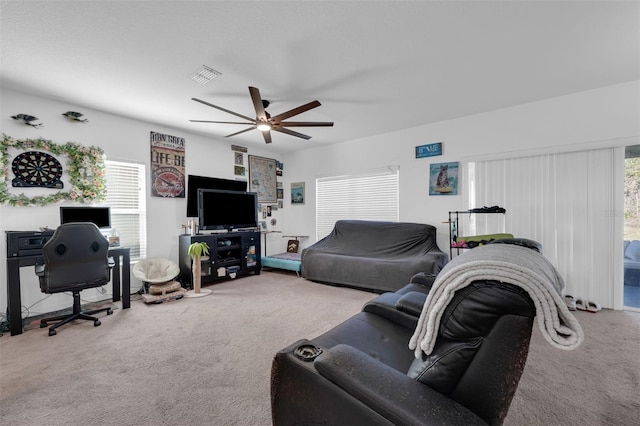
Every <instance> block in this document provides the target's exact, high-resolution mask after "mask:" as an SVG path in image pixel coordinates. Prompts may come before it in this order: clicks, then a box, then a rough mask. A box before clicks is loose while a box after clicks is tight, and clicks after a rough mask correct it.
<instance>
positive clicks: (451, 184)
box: [429, 162, 458, 195]
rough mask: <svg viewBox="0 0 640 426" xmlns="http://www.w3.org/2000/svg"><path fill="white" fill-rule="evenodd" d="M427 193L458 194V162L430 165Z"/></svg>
mask: <svg viewBox="0 0 640 426" xmlns="http://www.w3.org/2000/svg"><path fill="white" fill-rule="evenodd" d="M429 195H458V162H454V163H433V164H431V165H430V168H429Z"/></svg>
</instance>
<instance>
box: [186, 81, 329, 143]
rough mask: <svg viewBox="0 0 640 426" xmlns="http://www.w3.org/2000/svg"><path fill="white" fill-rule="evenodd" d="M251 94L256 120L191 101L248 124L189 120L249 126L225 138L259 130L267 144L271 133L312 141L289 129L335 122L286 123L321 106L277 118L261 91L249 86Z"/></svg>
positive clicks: (303, 107)
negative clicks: (231, 115) (270, 112)
mask: <svg viewBox="0 0 640 426" xmlns="http://www.w3.org/2000/svg"><path fill="white" fill-rule="evenodd" d="M249 94H250V95H251V100H252V101H253V107H254V108H255V110H256V118H251V117H247V116H246V115H242V114H238V113H237V112H233V111H230V110H228V109H225V108H222V107H219V106H217V105H213V104H210V103H209V102H205V101H203V100H200V99H196V98H191V100H193V101H196V102H200V103H201V104H204V105H208V106H210V107H212V108H216V109H219V110H221V111H224V112H227V113H229V114H233V115H235V116H237V117H240V118H244V119H245V120H247V121H246V122H240V121H209V120H189V121H191V122H194V123H218V124H247V125H249V126H251V127H248V128H246V129H244V130H240V131H239V132H235V133H231V134H230V135H227V136H225V137H227V138H228V137H230V136H235V135H239V134H240V133H244V132H248V131H250V130H253V129H258V130H260V131H261V133H262V137H264V141H265V142H266V143H271V131H272V130H273V131H276V132H281V133H286V134H287V135H291V136H296V137H298V138H302V139H311V136H307V135H304V134H302V133H299V132H295V131H293V130H290V129H288V128H287V127H331V126H333V122H331V121H284V120H286V119H287V118H289V117H293V116H294V115H298V114H301V113H303V112H305V111H309V110H310V109H313V108H316V107H319V106H320V105H321V104H320V102H318V101H312V102H309V103H308V104H304V105H301V106H299V107H297V108H294V109H292V110H289V111H287V112H283V113H282V114H278V115H276V116H273V117H272V116H271V115H270V114H269V113H268V112H267V111H265V108H267V107H268V106H269V101H267V100H265V99H262V97H261V96H260V91H259V90H258V89H257V88H255V87H251V86H249Z"/></svg>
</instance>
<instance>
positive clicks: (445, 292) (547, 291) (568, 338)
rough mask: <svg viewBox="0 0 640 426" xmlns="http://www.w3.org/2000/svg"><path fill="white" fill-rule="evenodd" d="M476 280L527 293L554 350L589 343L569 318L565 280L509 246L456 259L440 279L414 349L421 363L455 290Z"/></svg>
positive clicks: (538, 258)
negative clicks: (510, 286) (516, 288)
mask: <svg viewBox="0 0 640 426" xmlns="http://www.w3.org/2000/svg"><path fill="white" fill-rule="evenodd" d="M477 280H495V281H501V282H504V283H509V284H512V285H515V286H518V287H520V288H522V289H524V290H525V291H526V292H527V293H528V294H529V296H530V297H531V299H532V300H533V303H534V304H535V308H536V317H537V320H538V325H539V327H540V331H541V332H542V335H543V336H544V338H545V339H546V340H547V342H549V343H550V344H551V345H552V346H554V347H556V348H559V349H564V350H572V349H575V348H577V347H578V346H580V344H581V343H582V341H583V340H584V332H583V331H582V328H581V327H580V324H579V323H578V321H577V320H576V319H575V317H574V316H573V315H572V314H571V312H569V309H568V308H567V306H566V304H565V303H564V298H563V296H562V291H563V289H564V280H563V279H562V277H560V275H559V274H558V272H557V271H556V269H555V268H554V267H553V265H552V264H551V263H550V262H549V261H548V260H547V259H546V258H545V257H544V256H543V255H541V254H540V253H538V252H536V251H534V250H531V249H529V248H525V247H520V246H516V245H510V244H488V245H485V246H481V247H478V248H475V249H473V250H469V251H467V252H465V253H463V254H461V255H460V256H457V257H455V258H454V259H453V260H452V261H451V262H449V263H448V264H447V265H446V266H445V267H444V268H443V269H442V271H441V272H440V273H439V274H438V277H437V278H436V280H435V282H434V283H433V287H432V288H431V291H430V292H429V297H427V301H426V302H425V304H424V306H423V308H422V313H421V314H420V319H419V320H418V325H417V326H416V330H415V332H414V334H413V336H412V337H411V340H410V341H409V349H411V350H414V351H415V356H416V358H420V357H421V352H424V353H425V354H427V355H429V354H431V352H432V351H433V346H434V344H435V340H436V337H437V334H438V328H439V326H440V318H441V316H442V314H443V312H444V310H445V309H446V307H447V305H448V304H449V302H450V301H451V300H452V299H453V295H454V293H455V292H456V290H459V289H461V288H464V287H466V286H467V285H469V284H471V283H472V282H474V281H477Z"/></svg>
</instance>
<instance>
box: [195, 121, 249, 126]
mask: <svg viewBox="0 0 640 426" xmlns="http://www.w3.org/2000/svg"><path fill="white" fill-rule="evenodd" d="M189 121H191V122H192V123H216V124H248V125H250V126H251V125H253V124H254V123H253V122H251V123H245V122H244V121H210V120H189Z"/></svg>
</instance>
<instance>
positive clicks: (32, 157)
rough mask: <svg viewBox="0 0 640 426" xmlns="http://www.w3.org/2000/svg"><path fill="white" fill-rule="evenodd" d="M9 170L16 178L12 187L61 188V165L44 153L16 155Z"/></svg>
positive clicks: (28, 152)
mask: <svg viewBox="0 0 640 426" xmlns="http://www.w3.org/2000/svg"><path fill="white" fill-rule="evenodd" d="M11 170H12V171H13V174H14V175H15V176H16V177H15V178H14V179H13V180H12V181H11V184H12V185H13V186H14V187H39V188H56V189H61V188H62V187H63V183H62V181H61V180H60V178H61V177H62V165H60V162H59V161H58V160H56V159H55V158H54V157H52V156H51V155H49V154H47V153H46V152H39V151H27V152H23V153H21V154H18V155H16V157H15V158H14V159H13V161H12V162H11Z"/></svg>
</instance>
